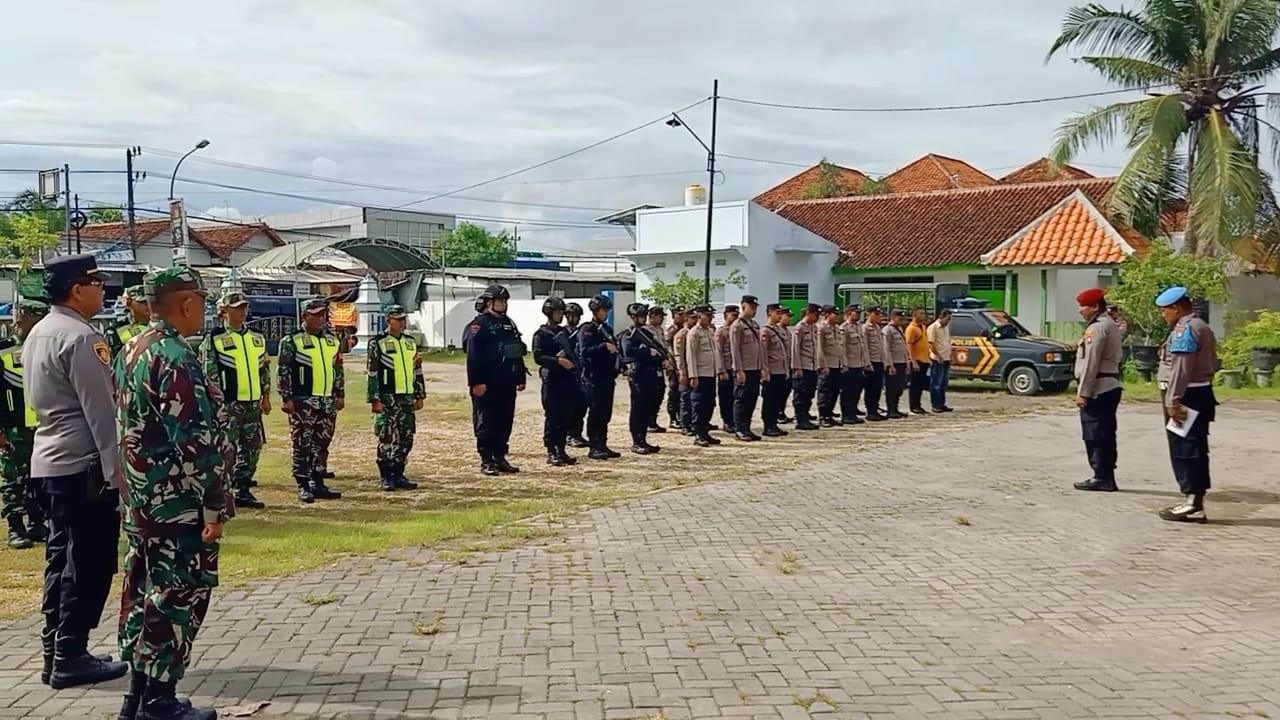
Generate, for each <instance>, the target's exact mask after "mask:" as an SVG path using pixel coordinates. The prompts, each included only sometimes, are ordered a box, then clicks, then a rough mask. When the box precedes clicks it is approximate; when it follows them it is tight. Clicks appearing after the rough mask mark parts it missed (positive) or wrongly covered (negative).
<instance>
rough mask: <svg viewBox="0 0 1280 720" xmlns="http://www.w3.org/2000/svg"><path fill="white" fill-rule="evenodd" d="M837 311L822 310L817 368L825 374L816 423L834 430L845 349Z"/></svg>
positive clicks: (820, 378)
mask: <svg viewBox="0 0 1280 720" xmlns="http://www.w3.org/2000/svg"><path fill="white" fill-rule="evenodd" d="M839 317H840V311H839V310H838V309H837V308H836V306H835V305H823V306H822V318H821V319H820V320H819V321H818V324H817V325H816V326H815V327H816V328H817V331H818V336H817V340H818V349H817V353H818V366H819V367H820V368H826V373H823V374H820V375H819V376H818V422H819V424H820V425H821V426H822V427H825V428H829V427H835V426H836V425H837V424H838V423H837V422H836V418H835V415H836V401H837V400H839V398H840V373H841V371H842V370H843V369H844V347H843V346H842V345H841V344H840V331H839V329H838V324H839Z"/></svg>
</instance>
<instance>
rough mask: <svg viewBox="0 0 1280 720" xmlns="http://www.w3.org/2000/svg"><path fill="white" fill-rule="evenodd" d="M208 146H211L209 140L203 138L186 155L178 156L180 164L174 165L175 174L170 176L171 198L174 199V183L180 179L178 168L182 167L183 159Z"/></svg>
mask: <svg viewBox="0 0 1280 720" xmlns="http://www.w3.org/2000/svg"><path fill="white" fill-rule="evenodd" d="M207 147H209V141H208V140H201V141H200V142H198V143H196V146H195V147H193V148H191V149H190V150H188V151H187V154H186V155H183V156H182V157H180V158H178V164H177V165H174V166H173V175H172V176H171V177H170V178H169V199H170V200H172V199H173V184H174V183H175V182H177V181H178V168H180V167H182V161H183V160H186V159H187V158H189V157H191V155H192V154H193V153H195V152H196V151H197V150H203V149H205V148H207Z"/></svg>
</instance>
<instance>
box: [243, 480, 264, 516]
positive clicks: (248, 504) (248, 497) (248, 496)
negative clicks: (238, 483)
mask: <svg viewBox="0 0 1280 720" xmlns="http://www.w3.org/2000/svg"><path fill="white" fill-rule="evenodd" d="M266 506H267V504H266V503H264V502H262V501H261V500H259V499H258V498H256V497H254V495H253V491H251V490H249V488H248V486H245V487H242V488H240V489H239V490H237V491H236V507H237V508H253V509H255V510H261V509H263V508H265V507H266Z"/></svg>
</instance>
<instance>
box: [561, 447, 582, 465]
mask: <svg viewBox="0 0 1280 720" xmlns="http://www.w3.org/2000/svg"><path fill="white" fill-rule="evenodd" d="M556 454H557V455H559V456H560V462H562V463H564V464H565V465H577V464H578V458H576V457H574V456H572V455H570V454H569V453H567V452H565V446H564V443H561V444H560V445H557V446H556Z"/></svg>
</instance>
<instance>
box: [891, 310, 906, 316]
mask: <svg viewBox="0 0 1280 720" xmlns="http://www.w3.org/2000/svg"><path fill="white" fill-rule="evenodd" d="M889 314H890V315H891V316H892V317H906V316H907V311H906V310H894V311H893V312H891V313H889Z"/></svg>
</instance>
